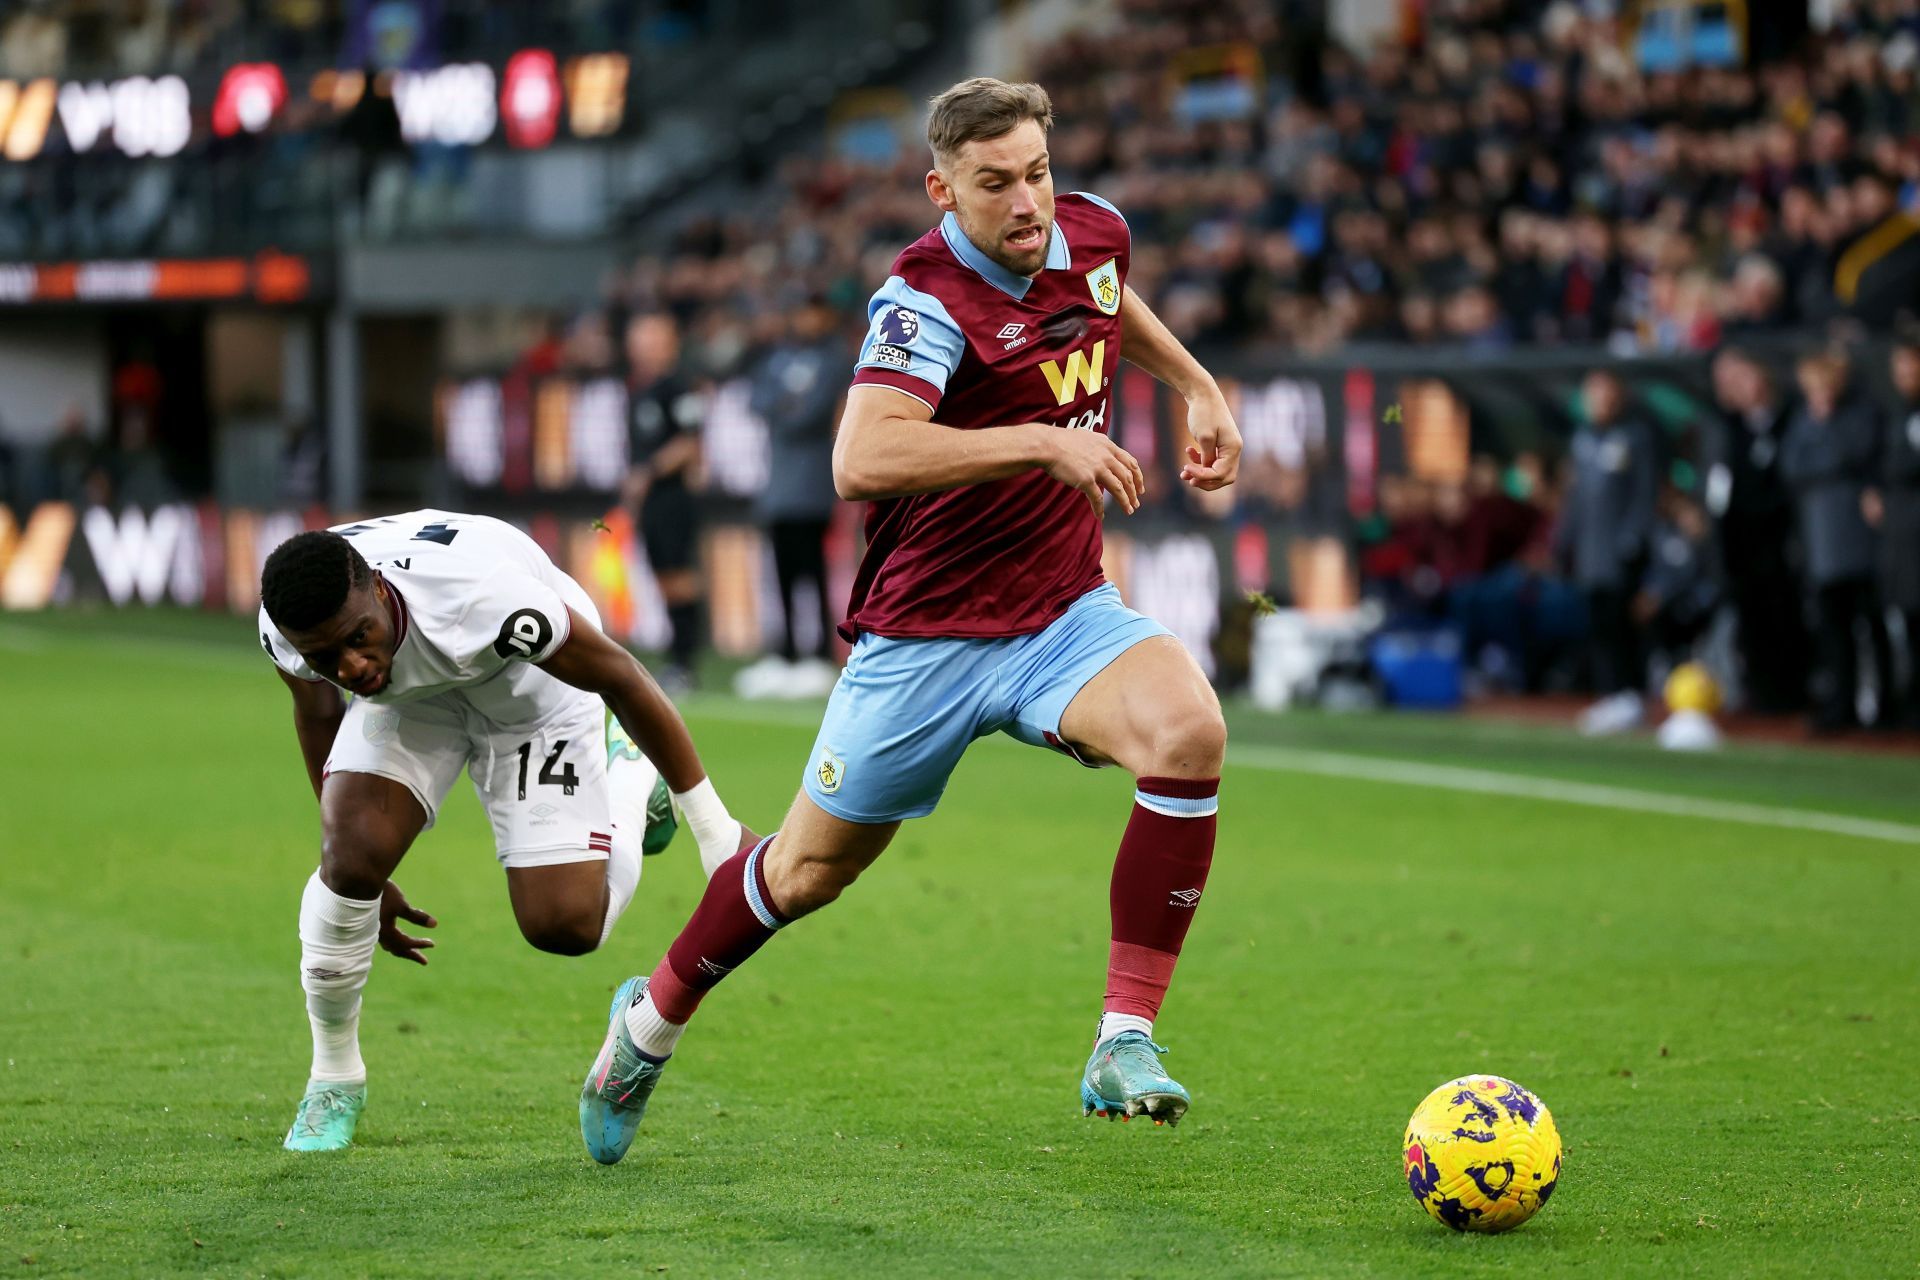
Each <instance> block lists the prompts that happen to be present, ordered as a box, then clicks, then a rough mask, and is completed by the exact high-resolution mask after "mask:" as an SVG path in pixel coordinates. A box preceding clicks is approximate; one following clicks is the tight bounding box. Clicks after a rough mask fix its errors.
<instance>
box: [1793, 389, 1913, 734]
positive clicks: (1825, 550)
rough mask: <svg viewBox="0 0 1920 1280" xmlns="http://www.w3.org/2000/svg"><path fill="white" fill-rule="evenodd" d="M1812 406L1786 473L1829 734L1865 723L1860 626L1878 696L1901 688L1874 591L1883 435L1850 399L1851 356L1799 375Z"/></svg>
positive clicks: (1817, 722) (1820, 704)
mask: <svg viewBox="0 0 1920 1280" xmlns="http://www.w3.org/2000/svg"><path fill="white" fill-rule="evenodd" d="M1795 372H1796V373H1797V374H1798V376H1799V379H1800V392H1801V395H1802V396H1803V397H1804V399H1805V403H1804V404H1803V405H1802V406H1801V408H1800V409H1799V410H1798V411H1797V412H1795V414H1794V415H1793V420H1792V422H1791V424H1790V425H1789V426H1788V428H1787V438H1786V442H1785V450H1784V452H1783V454H1782V457H1781V474H1782V475H1783V476H1784V477H1785V479H1786V481H1787V484H1788V485H1789V486H1790V487H1791V488H1792V490H1793V495H1794V504H1795V507H1796V509H1797V511H1798V514H1799V520H1800V537H1801V540H1802V542H1803V543H1804V545H1805V547H1806V553H1807V585H1808V586H1809V587H1810V588H1811V589H1812V592H1813V603H1814V616H1815V619H1816V626H1817V631H1816V638H1817V640H1818V642H1819V658H1820V666H1819V671H1818V674H1817V678H1816V697H1815V708H1814V727H1815V728H1816V729H1819V730H1821V731H1824V732H1832V731H1835V730H1840V729H1845V728H1848V727H1850V726H1852V725H1855V724H1857V723H1859V713H1858V711H1857V710H1856V708H1857V706H1858V699H1859V693H1860V671H1859V665H1860V664H1859V656H1858V637H1857V636H1856V634H1855V630H1856V626H1857V625H1859V624H1864V625H1865V628H1866V631H1867V640H1868V643H1869V644H1870V646H1871V647H1872V650H1873V662H1874V668H1875V688H1876V689H1877V690H1878V691H1879V693H1880V696H1881V698H1882V700H1883V701H1884V699H1885V698H1886V696H1887V693H1888V691H1889V690H1890V689H1891V687H1892V683H1893V682H1892V679H1891V676H1890V666H1891V656H1890V653H1889V651H1888V647H1887V626H1886V618H1885V616H1884V615H1883V614H1882V613H1881V611H1880V606H1879V599H1880V593H1879V590H1878V587H1877V584H1876V582H1875V576H1876V571H1877V570H1878V568H1879V565H1878V560H1879V554H1878V546H1877V545H1876V543H1877V540H1876V538H1875V535H1874V531H1873V528H1872V526H1871V525H1869V524H1868V523H1867V518H1866V514H1865V496H1866V493H1867V490H1868V488H1869V487H1870V486H1872V485H1874V484H1876V483H1878V481H1879V478H1880V476H1879V445H1880V440H1879V429H1878V424H1877V423H1876V422H1875V420H1874V415H1873V411H1872V409H1871V407H1870V406H1868V405H1867V404H1866V403H1865V402H1864V400H1862V399H1860V398H1852V399H1848V398H1846V391H1847V365H1846V361H1845V359H1844V358H1843V357H1841V356H1839V355H1836V354H1833V353H1829V352H1820V353H1816V354H1814V355H1810V356H1806V357H1804V358H1802V359H1801V361H1800V362H1799V364H1798V365H1797V366H1796V369H1795Z"/></svg>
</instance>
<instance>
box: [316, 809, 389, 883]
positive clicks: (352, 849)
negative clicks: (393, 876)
mask: <svg viewBox="0 0 1920 1280" xmlns="http://www.w3.org/2000/svg"><path fill="white" fill-rule="evenodd" d="M390 844H391V841H390V840H388V839H387V836H386V832H385V831H384V830H383V829H382V828H381V827H380V826H379V825H378V824H375V823H372V822H368V821H365V820H362V819H358V818H355V817H341V818H329V819H328V821H327V822H326V823H325V824H324V826H323V829H322V831H321V836H320V882H321V883H322V884H324V885H326V886H327V888H329V889H331V890H333V892H335V893H337V894H339V895H340V896H341V897H343V898H357V899H360V900H361V901H365V900H366V899H368V898H377V897H379V896H380V891H381V890H382V889H383V888H385V887H386V882H387V876H388V873H389V869H390V868H391V867H393V865H394V864H395V863H397V862H398V861H399V860H400V854H401V853H402V852H404V851H403V850H399V849H393V848H391V847H389V846H390Z"/></svg>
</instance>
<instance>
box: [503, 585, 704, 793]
mask: <svg viewBox="0 0 1920 1280" xmlns="http://www.w3.org/2000/svg"><path fill="white" fill-rule="evenodd" d="M567 615H568V620H569V621H570V622H571V623H572V624H573V625H572V628H571V630H570V631H569V632H568V634H567V638H566V641H565V642H564V643H563V644H561V646H560V647H559V648H558V649H555V650H554V651H553V656H552V657H550V658H548V659H547V660H546V661H545V662H542V663H540V664H539V665H540V669H541V670H542V671H545V672H546V673H547V674H548V675H550V676H552V677H553V678H554V679H556V680H561V681H564V682H565V683H567V684H570V685H572V686H573V687H574V688H576V689H584V690H585V691H587V692H588V693H597V694H599V695H600V697H602V698H603V699H605V700H606V704H607V705H608V706H609V707H611V708H613V714H614V715H615V716H616V717H617V718H618V719H619V721H620V723H621V724H622V725H624V726H625V727H626V730H627V732H628V733H630V734H632V735H633V740H634V741H635V742H637V743H639V744H640V749H641V750H642V751H644V752H646V753H647V759H649V760H651V761H653V764H654V767H655V768H656V769H658V770H660V776H661V777H663V778H665V779H666V780H667V785H668V786H669V787H671V788H672V789H673V790H674V791H675V792H682V791H692V790H693V789H694V788H695V787H697V786H699V785H700V784H701V783H702V782H704V781H705V780H706V777H707V770H706V767H705V766H704V765H702V764H701V763H700V753H699V752H698V751H697V750H695V749H694V745H693V735H692V734H691V733H690V732H688V730H687V722H686V721H685V720H682V719H681V718H680V709H679V708H678V707H676V706H674V705H673V699H671V698H669V697H668V696H667V695H666V693H665V692H664V691H663V690H662V689H661V688H660V686H659V685H658V684H656V683H654V679H653V677H652V676H651V675H649V674H647V669H646V668H645V667H643V666H641V665H640V661H639V659H637V658H635V657H634V656H633V655H632V654H630V653H628V652H627V651H626V650H625V649H623V648H621V647H620V646H619V645H617V644H615V643H614V642H613V641H612V640H611V639H609V638H608V637H607V634H606V633H605V632H603V631H601V630H600V628H598V627H596V626H594V625H593V623H592V622H591V621H589V620H588V619H586V618H583V617H581V616H580V614H579V612H578V611H577V610H574V609H568V610H567Z"/></svg>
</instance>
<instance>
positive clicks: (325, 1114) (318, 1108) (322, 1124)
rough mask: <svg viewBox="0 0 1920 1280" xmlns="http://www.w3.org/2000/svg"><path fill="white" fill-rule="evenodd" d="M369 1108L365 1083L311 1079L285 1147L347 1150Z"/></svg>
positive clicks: (299, 1149)
mask: <svg viewBox="0 0 1920 1280" xmlns="http://www.w3.org/2000/svg"><path fill="white" fill-rule="evenodd" d="M366 1105H367V1086H366V1085H365V1084H338V1083H335V1082H334V1081H331V1080H309V1081H307V1092H306V1096H305V1097H303V1098H301V1099H300V1111H299V1113H298V1114H297V1115H295V1116H294V1118H293V1127H292V1128H291V1129H288V1130H287V1140H286V1142H285V1143H283V1144H282V1145H284V1146H285V1147H286V1149H287V1150H289V1151H345V1150H346V1149H347V1148H348V1147H349V1146H350V1145H352V1143H353V1128H354V1126H355V1125H357V1124H359V1123H360V1111H361V1109H362V1108H363V1107H365V1106H366Z"/></svg>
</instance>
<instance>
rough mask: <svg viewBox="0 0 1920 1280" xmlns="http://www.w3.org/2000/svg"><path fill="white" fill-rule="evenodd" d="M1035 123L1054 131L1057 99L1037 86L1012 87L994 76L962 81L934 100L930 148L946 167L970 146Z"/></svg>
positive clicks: (930, 113)
mask: <svg viewBox="0 0 1920 1280" xmlns="http://www.w3.org/2000/svg"><path fill="white" fill-rule="evenodd" d="M1029 120H1032V121H1035V122H1037V123H1038V124H1039V125H1040V130H1041V132H1043V133H1044V132H1046V131H1047V130H1049V129H1051V128H1053V99H1051V98H1049V97H1047V91H1046V90H1045V89H1042V88H1041V87H1040V86H1039V85H1037V84H1008V83H1007V82H1006V81H1004V80H995V79H994V78H993V77H992V76H975V77H974V78H973V79H971V80H962V81H961V82H960V83H959V84H956V85H954V86H953V87H952V88H951V89H948V90H947V91H946V92H945V93H942V94H941V95H939V96H938V97H936V98H935V99H934V100H933V103H932V105H931V106H930V107H929V109H928V111H927V145H928V146H930V147H932V148H933V159H934V162H935V163H936V164H939V165H943V166H944V165H945V164H947V163H948V162H949V161H951V160H952V159H953V158H954V157H955V156H956V155H958V154H959V153H960V148H961V147H963V146H965V145H966V144H967V143H969V142H984V141H986V140H988V139H990V138H1000V137H1005V136H1006V135H1007V134H1009V133H1012V132H1013V131H1014V130H1015V129H1017V128H1019V127H1020V126H1021V125H1023V124H1025V123H1026V122H1027V121H1029Z"/></svg>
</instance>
